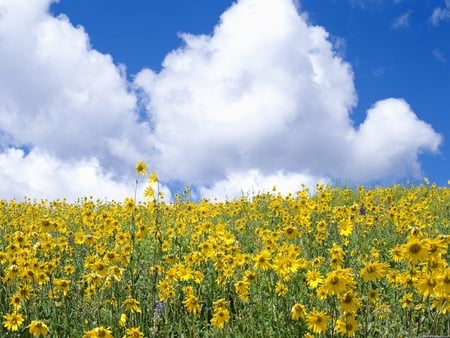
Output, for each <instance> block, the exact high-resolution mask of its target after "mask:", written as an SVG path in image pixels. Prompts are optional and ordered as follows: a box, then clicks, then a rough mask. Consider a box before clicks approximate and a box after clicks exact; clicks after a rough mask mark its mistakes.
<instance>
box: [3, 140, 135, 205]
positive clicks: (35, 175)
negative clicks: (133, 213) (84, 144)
mask: <svg viewBox="0 0 450 338" xmlns="http://www.w3.org/2000/svg"><path fill="white" fill-rule="evenodd" d="M0 180H1V182H2V185H1V186H0V196H2V198H6V199H11V198H18V199H22V198H24V197H29V198H36V199H41V198H47V199H62V198H66V199H67V200H69V201H74V200H76V199H77V198H79V197H82V196H91V195H92V196H95V197H96V198H100V199H108V200H112V199H115V200H121V199H123V198H124V197H125V196H129V197H133V194H134V182H133V181H130V182H118V181H117V180H115V179H114V178H113V175H112V174H111V173H108V172H105V171H104V169H103V168H101V166H100V164H99V162H98V161H97V160H96V159H95V158H91V159H86V160H80V161H77V162H72V161H69V162H66V161H62V160H59V159H57V158H54V157H52V156H51V155H49V154H48V153H45V152H44V151H41V150H33V151H31V152H30V153H29V154H25V153H24V151H23V150H21V149H15V148H10V149H8V150H7V151H5V152H3V153H0Z"/></svg>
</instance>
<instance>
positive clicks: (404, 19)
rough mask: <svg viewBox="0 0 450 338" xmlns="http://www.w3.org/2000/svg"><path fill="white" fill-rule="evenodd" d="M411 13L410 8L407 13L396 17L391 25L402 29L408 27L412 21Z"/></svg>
mask: <svg viewBox="0 0 450 338" xmlns="http://www.w3.org/2000/svg"><path fill="white" fill-rule="evenodd" d="M411 14H412V11H411V10H409V11H407V12H406V13H404V14H402V15H400V16H398V17H396V18H395V19H394V21H393V22H392V25H391V27H392V28H393V29H401V28H408V27H409V25H410V21H411Z"/></svg>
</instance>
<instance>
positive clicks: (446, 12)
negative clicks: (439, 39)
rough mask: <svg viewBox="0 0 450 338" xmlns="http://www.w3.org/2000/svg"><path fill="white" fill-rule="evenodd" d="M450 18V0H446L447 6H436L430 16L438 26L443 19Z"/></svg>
mask: <svg viewBox="0 0 450 338" xmlns="http://www.w3.org/2000/svg"><path fill="white" fill-rule="evenodd" d="M449 19H450V0H445V7H436V8H435V9H434V10H433V14H432V15H431V17H430V21H431V23H432V24H433V25H435V26H437V25H439V23H440V22H441V21H445V20H449Z"/></svg>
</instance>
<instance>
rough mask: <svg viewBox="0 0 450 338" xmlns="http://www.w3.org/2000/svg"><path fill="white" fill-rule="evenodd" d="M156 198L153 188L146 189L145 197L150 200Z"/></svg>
mask: <svg viewBox="0 0 450 338" xmlns="http://www.w3.org/2000/svg"><path fill="white" fill-rule="evenodd" d="M154 196H155V190H154V189H153V188H152V187H151V186H149V185H148V186H147V187H145V190H144V197H145V198H148V199H152V198H153V197H154Z"/></svg>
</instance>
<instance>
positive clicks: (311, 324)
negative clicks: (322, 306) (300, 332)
mask: <svg viewBox="0 0 450 338" xmlns="http://www.w3.org/2000/svg"><path fill="white" fill-rule="evenodd" d="M329 320H330V316H328V315H327V314H326V313H325V312H321V311H317V310H314V311H313V312H311V314H309V315H307V316H306V323H307V324H308V329H309V330H311V331H312V332H314V333H322V332H324V331H325V330H326V329H327V325H328V321H329Z"/></svg>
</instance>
